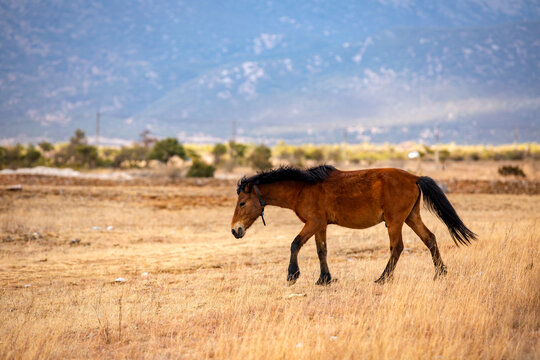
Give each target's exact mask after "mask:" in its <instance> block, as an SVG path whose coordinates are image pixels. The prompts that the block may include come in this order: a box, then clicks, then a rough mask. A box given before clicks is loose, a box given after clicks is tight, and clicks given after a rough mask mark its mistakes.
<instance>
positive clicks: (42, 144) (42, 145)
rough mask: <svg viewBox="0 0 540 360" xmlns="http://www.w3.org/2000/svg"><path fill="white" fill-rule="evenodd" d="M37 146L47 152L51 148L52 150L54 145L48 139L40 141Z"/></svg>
mask: <svg viewBox="0 0 540 360" xmlns="http://www.w3.org/2000/svg"><path fill="white" fill-rule="evenodd" d="M38 146H39V147H40V148H41V150H43V151H45V152H49V151H51V150H54V145H53V144H51V143H50V142H48V141H42V142H40V143H39V144H38Z"/></svg>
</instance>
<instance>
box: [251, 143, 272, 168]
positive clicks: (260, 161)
mask: <svg viewBox="0 0 540 360" xmlns="http://www.w3.org/2000/svg"><path fill="white" fill-rule="evenodd" d="M271 156H272V151H271V150H270V148H268V147H267V146H265V145H263V144H261V145H259V146H257V147H255V149H254V150H253V152H252V153H251V155H250V156H249V162H250V164H251V166H252V167H253V168H254V169H257V170H267V169H270V168H272V163H271V162H270V157H271Z"/></svg>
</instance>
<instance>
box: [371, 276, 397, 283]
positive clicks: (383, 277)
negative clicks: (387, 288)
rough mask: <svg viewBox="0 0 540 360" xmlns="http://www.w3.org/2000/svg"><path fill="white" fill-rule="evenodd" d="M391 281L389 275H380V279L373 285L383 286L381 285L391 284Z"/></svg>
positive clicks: (391, 277)
mask: <svg viewBox="0 0 540 360" xmlns="http://www.w3.org/2000/svg"><path fill="white" fill-rule="evenodd" d="M392 279H393V276H391V275H390V276H385V275H381V277H380V278H378V279H377V280H375V283H376V284H379V285H383V284H386V283H389V282H391V281H392Z"/></svg>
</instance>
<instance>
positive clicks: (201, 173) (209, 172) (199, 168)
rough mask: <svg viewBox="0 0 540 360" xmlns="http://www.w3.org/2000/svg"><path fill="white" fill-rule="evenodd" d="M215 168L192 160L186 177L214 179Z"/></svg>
mask: <svg viewBox="0 0 540 360" xmlns="http://www.w3.org/2000/svg"><path fill="white" fill-rule="evenodd" d="M215 171H216V168H215V167H214V166H212V165H209V164H207V163H205V162H203V161H201V160H194V161H193V164H192V165H191V167H190V168H189V170H188V172H187V174H186V176H187V177H214V172H215Z"/></svg>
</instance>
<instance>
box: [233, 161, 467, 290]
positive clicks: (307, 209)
mask: <svg viewBox="0 0 540 360" xmlns="http://www.w3.org/2000/svg"><path fill="white" fill-rule="evenodd" d="M237 193H238V201H237V203H236V209H235V210H234V215H233V218H232V223H231V227H232V233H233V235H234V236H235V237H236V238H241V237H243V236H244V235H245V233H246V230H247V229H248V228H249V227H250V226H251V225H252V224H253V222H254V221H255V220H256V219H257V218H258V217H259V216H261V217H262V220H263V222H264V207H265V205H275V206H279V207H283V208H288V209H291V210H293V211H294V212H295V213H296V215H297V216H298V217H299V218H300V220H301V221H302V222H304V224H305V225H304V227H303V228H302V231H300V233H299V234H298V235H297V236H296V238H295V239H294V241H293V242H292V244H291V259H290V263H289V270H288V275H287V280H288V281H289V283H290V284H294V282H296V279H298V277H299V276H300V270H299V268H298V252H299V251H300V248H301V247H302V246H303V245H304V244H305V243H306V242H307V241H308V240H309V239H310V238H311V237H312V236H313V235H315V243H316V245H317V254H318V255H319V261H320V265H321V275H320V277H319V280H317V284H318V285H324V284H328V283H330V282H331V280H332V277H331V276H330V271H329V270H328V264H327V263H326V227H327V226H328V225H329V224H336V225H340V226H344V227H348V228H353V229H365V228H368V227H371V226H374V225H377V224H378V223H380V222H382V221H384V222H385V225H386V227H387V228H388V236H389V238H390V254H391V255H390V260H389V261H388V264H387V265H386V268H385V269H384V271H383V273H382V275H381V276H380V277H379V279H378V280H376V282H378V283H384V282H385V281H386V280H388V279H390V278H391V277H392V274H393V271H394V268H395V267H396V263H397V261H398V259H399V256H400V254H401V251H402V250H403V240H402V236H401V228H402V227H403V223H406V224H407V225H409V227H411V229H413V231H414V232H415V233H416V234H417V235H418V236H419V237H420V239H422V241H423V242H424V244H426V246H427V247H428V249H429V251H430V252H431V256H432V258H433V264H434V265H435V278H437V277H439V276H442V275H446V272H447V270H446V266H445V265H444V263H443V261H442V258H441V255H440V253H439V248H438V247H437V242H436V240H435V235H433V233H432V232H431V231H429V229H428V228H427V227H426V226H425V225H424V223H423V222H422V218H421V217H420V194H421V193H423V194H424V202H425V203H426V204H427V206H428V208H429V209H430V210H432V211H433V212H434V213H435V214H436V215H437V216H438V217H439V219H441V220H442V221H443V222H444V224H445V225H446V226H447V227H448V230H449V231H450V235H451V236H452V239H453V240H454V242H455V243H456V245H458V246H459V243H461V244H464V245H467V244H469V243H470V240H474V239H476V235H475V234H474V233H473V232H472V231H471V230H469V229H468V228H467V227H466V226H465V224H463V222H462V221H461V219H460V218H459V216H458V215H457V213H456V211H455V210H454V208H453V207H452V205H451V204H450V202H449V201H448V199H447V198H446V196H445V195H444V193H443V192H442V191H441V189H440V188H439V186H438V185H437V184H436V183H435V181H433V179H431V178H429V177H426V176H421V177H420V176H416V175H413V174H411V173H408V172H406V171H403V170H399V169H371V170H358V171H340V170H337V169H336V168H334V167H333V166H329V165H322V166H318V167H313V168H311V169H307V170H300V169H296V168H292V167H280V168H278V169H275V170H270V171H265V172H260V173H258V174H257V175H254V176H251V177H249V178H246V177H244V178H242V179H241V180H240V181H239V182H238V188H237ZM265 225H266V223H265Z"/></svg>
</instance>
